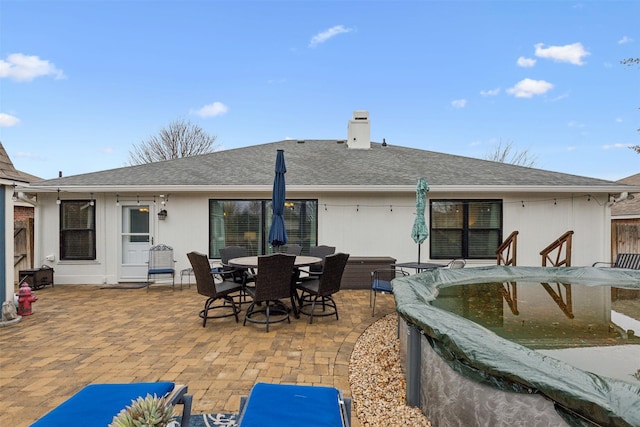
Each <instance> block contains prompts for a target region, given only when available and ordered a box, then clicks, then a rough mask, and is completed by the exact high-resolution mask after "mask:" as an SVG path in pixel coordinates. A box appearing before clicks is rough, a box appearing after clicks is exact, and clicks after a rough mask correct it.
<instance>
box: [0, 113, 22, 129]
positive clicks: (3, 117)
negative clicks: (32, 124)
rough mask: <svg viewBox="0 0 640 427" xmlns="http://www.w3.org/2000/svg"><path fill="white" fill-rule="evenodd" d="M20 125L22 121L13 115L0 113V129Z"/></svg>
mask: <svg viewBox="0 0 640 427" xmlns="http://www.w3.org/2000/svg"><path fill="white" fill-rule="evenodd" d="M18 123H20V119H19V118H17V117H16V116H12V115H11V114H6V113H0V127H11V126H15V125H17V124H18Z"/></svg>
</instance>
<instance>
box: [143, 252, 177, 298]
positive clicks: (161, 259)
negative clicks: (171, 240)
mask: <svg viewBox="0 0 640 427" xmlns="http://www.w3.org/2000/svg"><path fill="white" fill-rule="evenodd" d="M175 263H176V260H175V259H173V248H172V247H171V246H167V245H155V246H151V247H150V248H149V267H148V269H147V290H149V285H150V284H151V276H158V275H160V276H167V275H170V276H171V284H172V285H173V288H174V289H175V286H176V282H175V274H176V270H175Z"/></svg>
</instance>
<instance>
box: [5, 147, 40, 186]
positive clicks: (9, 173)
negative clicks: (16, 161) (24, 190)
mask: <svg viewBox="0 0 640 427" xmlns="http://www.w3.org/2000/svg"><path fill="white" fill-rule="evenodd" d="M0 178H1V179H6V180H14V181H18V182H21V183H22V182H34V181H40V180H41V178H38V177H37V176H34V175H30V174H28V173H25V172H22V171H19V170H17V169H16V168H15V167H14V166H13V162H12V161H11V159H10V158H9V155H8V154H7V151H6V150H5V149H4V145H2V143H1V142H0Z"/></svg>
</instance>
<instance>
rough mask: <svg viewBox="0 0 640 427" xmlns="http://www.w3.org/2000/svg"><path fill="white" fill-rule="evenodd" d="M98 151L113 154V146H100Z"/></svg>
mask: <svg viewBox="0 0 640 427" xmlns="http://www.w3.org/2000/svg"><path fill="white" fill-rule="evenodd" d="M98 151H100V152H101V153H102V154H113V147H100V148H99V149H98Z"/></svg>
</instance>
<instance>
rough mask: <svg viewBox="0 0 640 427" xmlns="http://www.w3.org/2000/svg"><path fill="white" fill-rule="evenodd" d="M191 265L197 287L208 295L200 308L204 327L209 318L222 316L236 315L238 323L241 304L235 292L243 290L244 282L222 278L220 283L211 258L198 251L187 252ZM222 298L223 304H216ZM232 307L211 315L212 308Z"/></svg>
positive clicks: (201, 293) (200, 292)
mask: <svg viewBox="0 0 640 427" xmlns="http://www.w3.org/2000/svg"><path fill="white" fill-rule="evenodd" d="M187 257H188V258H189V262H190V263H191V267H192V268H193V274H194V276H195V277H196V287H197V288H198V293H199V294H200V295H203V296H205V297H208V299H207V301H206V302H205V304H204V308H203V309H202V310H200V314H199V316H200V317H201V318H202V327H203V328H204V327H205V326H206V325H207V319H216V318H220V317H229V316H234V317H235V318H236V323H237V322H238V321H239V319H238V313H239V312H240V306H239V305H238V304H237V303H236V302H235V301H234V299H233V295H232V294H234V293H239V292H241V291H242V284H241V283H238V282H235V281H234V280H233V279H231V280H225V279H220V281H219V282H218V283H216V280H215V278H214V275H213V274H212V273H211V266H210V265H209V259H208V258H207V256H206V255H204V254H201V253H198V252H189V253H188V254H187ZM219 300H222V304H221V305H214V303H215V302H216V301H219ZM223 309H231V312H230V313H223V314H218V315H210V314H209V311H210V310H223Z"/></svg>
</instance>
